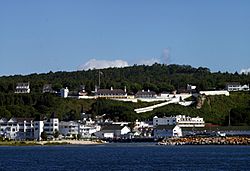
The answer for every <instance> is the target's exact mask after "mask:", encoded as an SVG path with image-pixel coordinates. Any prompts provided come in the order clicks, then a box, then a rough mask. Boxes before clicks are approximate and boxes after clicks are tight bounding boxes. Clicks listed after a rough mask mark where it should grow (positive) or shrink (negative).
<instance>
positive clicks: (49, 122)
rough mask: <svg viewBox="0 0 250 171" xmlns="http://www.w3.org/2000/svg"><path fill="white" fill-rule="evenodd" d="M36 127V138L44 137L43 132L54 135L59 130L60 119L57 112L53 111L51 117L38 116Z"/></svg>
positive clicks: (35, 122)
mask: <svg viewBox="0 0 250 171" xmlns="http://www.w3.org/2000/svg"><path fill="white" fill-rule="evenodd" d="M34 129H35V130H34V138H35V139H37V140H39V141H40V140H41V139H42V138H41V133H42V132H46V133H47V135H50V136H53V135H54V133H55V132H56V131H59V119H58V118H57V117H56V115H55V113H52V114H51V116H50V118H49V119H43V118H38V119H36V120H35V121H34Z"/></svg>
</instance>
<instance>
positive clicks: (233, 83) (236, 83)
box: [226, 82, 240, 86]
mask: <svg viewBox="0 0 250 171" xmlns="http://www.w3.org/2000/svg"><path fill="white" fill-rule="evenodd" d="M226 85H227V86H228V85H237V86H239V85H240V83H239V82H230V83H227V84H226Z"/></svg>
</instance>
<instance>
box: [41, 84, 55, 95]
mask: <svg viewBox="0 0 250 171" xmlns="http://www.w3.org/2000/svg"><path fill="white" fill-rule="evenodd" d="M43 93H56V91H55V90H53V89H52V84H44V85H43Z"/></svg>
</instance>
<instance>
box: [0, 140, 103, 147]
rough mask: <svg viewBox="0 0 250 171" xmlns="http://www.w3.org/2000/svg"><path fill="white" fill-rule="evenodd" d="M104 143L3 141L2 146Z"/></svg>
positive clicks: (93, 143) (100, 142) (81, 141)
mask: <svg viewBox="0 0 250 171" xmlns="http://www.w3.org/2000/svg"><path fill="white" fill-rule="evenodd" d="M103 143H104V142H102V141H90V140H54V141H1V142H0V146H49V145H52V146H53V145H98V144H103Z"/></svg>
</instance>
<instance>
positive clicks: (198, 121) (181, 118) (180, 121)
mask: <svg viewBox="0 0 250 171" xmlns="http://www.w3.org/2000/svg"><path fill="white" fill-rule="evenodd" d="M158 125H179V126H180V127H204V126H205V122H204V120H203V118H200V117H198V116H197V117H194V118H192V117H189V116H185V115H177V116H170V117H163V118H158V117H157V116H155V117H154V118H153V126H154V127H156V126H158Z"/></svg>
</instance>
